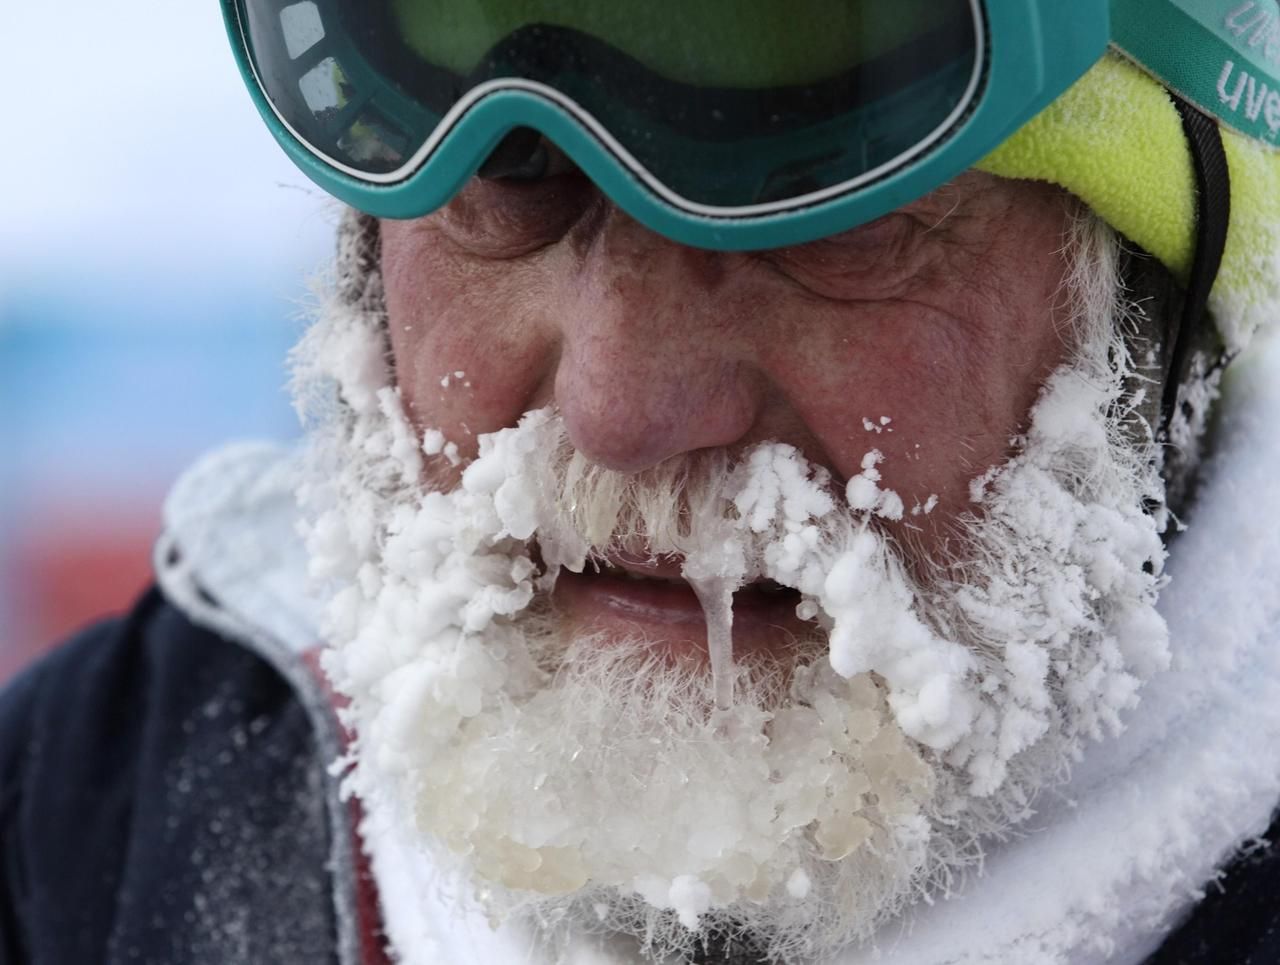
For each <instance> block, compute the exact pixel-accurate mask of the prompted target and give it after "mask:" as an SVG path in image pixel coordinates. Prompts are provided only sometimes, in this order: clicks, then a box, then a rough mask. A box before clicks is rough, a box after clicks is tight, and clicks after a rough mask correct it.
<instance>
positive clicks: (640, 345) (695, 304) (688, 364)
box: [555, 209, 763, 472]
mask: <svg viewBox="0 0 1280 965" xmlns="http://www.w3.org/2000/svg"><path fill="white" fill-rule="evenodd" d="M583 252H584V253H583V257H582V263H581V272H580V273H579V274H578V275H577V277H576V278H575V279H574V285H575V290H574V291H573V292H572V293H571V294H570V295H569V296H568V297H566V298H565V299H563V300H562V301H561V304H563V305H565V306H566V312H565V315H564V316H563V317H562V318H561V319H559V322H558V323H559V325H560V326H561V333H562V339H563V341H562V350H561V356H560V360H559V367H558V369H557V372H556V379H555V394H556V401H557V403H558V405H559V407H560V411H561V414H562V415H563V418H564V421H565V426H566V430H567V432H568V434H569V438H570V441H571V442H572V443H573V444H574V445H575V446H576V447H577V449H578V450H579V451H580V452H581V453H583V454H584V455H585V456H587V457H588V458H590V459H592V460H593V461H595V462H596V463H598V464H599V465H602V466H605V467H607V468H610V469H615V470H619V471H623V472H636V471H639V470H642V469H646V468H649V467H651V466H654V465H656V464H658V463H660V462H662V461H663V460H665V459H668V458H670V457H672V456H675V455H679V454H681V453H686V452H692V451H694V450H697V449H703V448H709V447H715V446H727V445H731V444H733V443H734V442H736V441H737V440H739V439H741V438H742V437H743V436H744V435H746V434H747V433H748V431H749V430H750V429H751V426H752V425H753V423H754V422H755V420H756V418H757V415H758V413H759V407H760V404H761V399H762V396H763V386H762V383H763V376H762V375H761V373H760V371H759V370H758V369H757V368H756V367H755V366H754V365H753V359H752V357H751V351H750V341H751V340H750V339H749V338H744V337H743V326H742V314H741V313H742V310H743V309H744V308H745V306H742V305H740V304H739V298H737V297H735V295H734V292H733V288H734V272H733V266H732V258H733V256H731V255H725V254H722V253H718V252H708V251H700V250H696V249H692V248H687V247H684V246H681V245H678V244H676V243H674V242H672V241H669V240H667V239H665V238H663V237H661V236H659V235H657V234H655V233H653V232H651V231H649V230H648V229H646V228H644V227H642V226H641V225H639V224H637V223H636V222H635V221H633V220H631V219H630V218H628V217H627V216H626V215H624V214H622V213H621V212H618V211H617V210H616V209H613V210H611V211H610V212H609V213H608V214H607V215H605V216H604V217H603V219H602V223H601V224H600V225H599V226H598V227H597V228H596V230H595V232H594V235H593V237H592V238H591V239H590V241H589V242H588V243H587V244H586V245H585V247H584V248H583Z"/></svg>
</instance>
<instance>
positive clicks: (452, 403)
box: [382, 222, 555, 456]
mask: <svg viewBox="0 0 1280 965" xmlns="http://www.w3.org/2000/svg"><path fill="white" fill-rule="evenodd" d="M382 267H383V278H384V282H385V285H386V303H387V319H388V327H389V335H390V342H391V350H392V355H393V358H394V360H395V366H396V379H397V382H398V384H399V386H400V390H401V395H402V398H403V400H404V404H405V408H406V411H407V412H408V414H409V417H410V419H411V421H412V422H413V424H414V425H415V426H416V427H417V428H418V429H419V430H423V429H427V428H433V429H439V430H441V431H442V432H444V434H445V436H446V438H448V439H450V440H452V441H454V442H456V443H457V444H458V447H459V449H460V450H461V452H462V454H463V455H464V456H470V455H473V454H474V452H475V437H476V436H478V435H482V434H484V433H488V432H494V431H497V430H498V429H501V428H503V427H505V426H509V425H511V424H513V423H514V421H515V419H516V418H517V417H518V416H519V415H520V414H521V413H523V412H525V411H527V410H529V409H531V408H537V407H539V406H540V405H544V404H546V403H547V402H548V401H550V380H549V378H548V377H547V372H548V366H547V360H548V358H549V357H551V356H553V355H554V351H555V347H554V343H553V342H552V340H550V339H549V338H548V337H546V335H545V333H544V332H543V330H542V327H541V326H540V325H539V324H538V322H537V320H536V318H535V317H534V316H533V315H532V314H531V313H530V311H529V306H531V305H535V304H540V303H541V302H542V300H543V299H542V298H541V297H540V296H539V291H540V287H541V286H543V285H544V284H545V279H544V277H543V273H542V272H540V271H539V270H538V268H537V266H536V265H528V264H520V265H515V266H513V265H512V264H510V263H507V262H502V261H477V260H476V259H470V258H463V257H459V256H457V255H456V254H453V253H451V252H450V250H449V245H448V244H442V243H441V241H440V239H439V238H438V237H437V236H436V235H435V234H434V233H432V232H430V231H429V230H428V229H426V228H425V227H424V226H423V225H422V223H420V222H413V223H408V224H403V223H396V224H393V223H390V222H384V224H383V260H382Z"/></svg>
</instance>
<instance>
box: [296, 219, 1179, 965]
mask: <svg viewBox="0 0 1280 965" xmlns="http://www.w3.org/2000/svg"><path fill="white" fill-rule="evenodd" d="M1115 256H1116V245H1115V242H1114V239H1113V238H1112V236H1111V235H1110V234H1109V233H1108V232H1107V231H1106V230H1105V229H1103V228H1101V227H1100V226H1098V225H1095V224H1090V225H1086V226H1082V227H1081V229H1080V231H1079V233H1078V237H1077V239H1076V243H1075V251H1074V256H1073V257H1074V259H1075V274H1074V277H1073V279H1072V282H1071V286H1070V292H1069V295H1070V296H1071V298H1072V299H1073V302H1074V303H1075V305H1076V306H1077V319H1076V336H1077V338H1078V342H1079V348H1078V353H1077V357H1076V358H1075V359H1074V361H1073V362H1071V363H1070V364H1068V365H1066V366H1064V367H1063V368H1062V369H1061V370H1059V371H1058V372H1057V373H1055V374H1054V375H1053V376H1052V378H1051V379H1050V380H1049V381H1048V383H1047V384H1046V386H1045V388H1044V390H1043V393H1042V395H1041V398H1040V399H1039V401H1038V403H1037V405H1036V407H1035V409H1034V412H1033V414H1032V419H1031V425H1030V428H1029V429H1028V431H1027V433H1026V435H1025V437H1024V438H1022V439H1021V440H1019V443H1018V446H1017V455H1015V456H1014V457H1013V458H1012V459H1011V460H1010V461H1009V462H1007V463H1006V464H1005V465H1003V466H1001V467H999V468H997V469H994V470H992V471H991V472H989V473H987V474H986V475H985V476H984V477H982V478H981V479H978V480H976V481H975V482H974V484H973V487H972V498H973V501H974V504H975V506H974V510H973V512H972V513H971V514H969V515H968V516H967V517H966V518H965V519H963V520H962V521H961V524H960V525H961V526H962V527H963V529H964V539H963V540H962V541H961V542H962V543H963V545H964V546H965V551H964V559H963V560H948V561H922V560H918V559H907V558H906V555H905V551H904V550H903V549H902V548H901V547H899V546H897V545H895V544H894V542H893V541H892V540H890V539H889V538H888V537H886V536H885V535H884V533H883V531H882V520H883V519H884V518H894V517H896V516H899V515H901V513H902V512H903V506H902V502H901V500H900V499H899V498H897V496H896V495H894V494H892V493H889V492H887V491H885V490H882V489H881V488H880V487H879V485H878V483H879V473H878V470H877V468H876V467H877V464H878V461H879V458H878V454H877V453H874V452H872V453H868V456H867V458H866V459H865V460H864V462H863V471H862V473H861V474H860V475H858V476H856V477H854V478H853V479H852V480H849V481H848V482H847V484H845V485H843V486H837V485H834V484H833V481H832V480H831V479H830V478H829V475H828V474H827V472H826V471H824V470H823V469H821V468H819V467H816V466H813V465H811V464H809V463H808V462H807V461H806V460H805V459H804V458H803V456H802V455H801V454H800V453H799V452H797V451H796V450H795V449H793V448H791V447H788V446H785V445H781V444H765V445H760V446H756V447H753V448H751V449H748V450H747V451H745V452H741V453H712V454H704V455H699V456H698V457H696V458H692V459H677V460H673V461H671V462H669V463H666V464H664V465H662V466H659V467H657V468H656V469H654V470H650V471H648V472H645V473H641V474H638V475H622V474H618V473H613V472H609V471H606V470H601V469H600V468H598V467H594V466H591V465H589V464H588V463H587V462H586V461H585V460H584V459H583V458H582V457H581V456H579V455H577V454H576V453H574V452H573V451H572V449H571V448H570V447H569V445H568V443H567V441H566V440H565V434H564V430H563V427H562V425H561V423H560V421H559V420H558V418H557V417H556V416H555V414H554V413H553V412H549V411H540V412H533V413H529V414H527V415H526V416H525V417H524V418H523V419H522V420H521V422H520V424H519V426H517V427H514V428H511V429H507V430H504V431H502V432H498V433H495V434H493V435H491V436H488V437H485V438H483V439H481V440H480V456H479V458H478V459H476V460H475V461H473V462H472V463H470V464H469V465H467V466H466V467H465V469H464V471H463V473H462V481H461V484H460V485H458V486H456V487H454V488H452V489H450V490H449V491H447V492H446V491H435V490H432V489H431V488H429V487H428V486H426V485H424V483H423V479H424V468H425V467H426V465H427V463H426V460H427V459H428V458H431V459H435V460H439V459H446V460H456V453H455V451H454V449H453V448H452V447H451V446H450V445H449V444H448V443H447V441H446V440H444V439H443V437H441V436H440V435H439V434H438V433H435V432H427V433H426V434H425V436H424V437H422V438H420V437H419V435H418V434H417V433H415V432H414V430H413V429H412V428H411V427H410V425H409V423H408V422H407V420H406V419H405V416H404V414H403V411H402V408H401V405H400V401H399V396H398V393H397V390H396V389H395V387H394V384H393V375H392V373H391V371H390V369H389V366H388V365H387V363H386V346H385V341H384V334H383V331H382V327H381V326H382V324H383V320H382V318H381V317H380V315H379V313H378V311H377V310H376V309H374V310H368V311H365V310H362V309H361V307H360V306H352V305H349V304H344V303H341V302H335V303H334V304H331V305H330V306H329V307H328V308H327V310H326V312H325V313H324V315H323V317H322V318H321V319H320V321H319V322H318V323H317V324H316V325H315V326H314V328H313V329H312V331H311V332H310V333H309V334H308V336H307V338H306V339H305V340H304V342H303V344H302V346H300V349H299V352H298V357H297V361H298V370H297V389H298V392H299V399H300V401H301V403H302V407H303V408H304V410H305V411H306V412H307V413H308V414H309V415H310V416H311V417H312V418H313V420H314V422H315V425H314V427H313V430H312V441H313V451H314V458H315V465H314V468H313V471H312V472H311V474H310V475H309V478H308V482H307V484H306V485H305V486H304V487H303V492H302V499H303V503H304V505H305V506H306V507H308V509H309V515H310V519H311V522H310V525H309V535H308V543H309V549H310V552H311V557H312V564H313V569H314V575H315V576H316V577H317V578H319V579H321V580H322V581H325V583H326V585H328V586H329V587H330V588H331V603H330V606H329V608H328V620H329V625H328V627H327V637H328V639H329V640H330V642H331V649H330V650H329V651H328V652H327V655H326V659H325V668H326V670H327V671H328V673H329V675H330V676H331V678H332V680H333V682H334V684H335V686H336V687H337V688H338V690H339V691H341V692H342V693H343V694H345V695H347V696H348V697H349V698H350V699H351V703H350V706H349V708H348V709H347V711H346V715H347V719H348V722H349V723H350V724H351V725H352V727H353V729H354V731H355V732H356V734H357V735H358V740H357V743H356V745H355V749H354V751H353V753H352V755H351V759H350V761H349V763H350V765H351V770H350V772H349V777H348V782H349V783H348V786H349V787H350V789H351V790H352V791H354V792H355V793H357V794H358V795H360V796H361V797H362V798H364V799H365V800H366V802H368V803H369V804H370V805H371V807H375V808H377V809H380V810H381V811H383V812H384V813H396V814H399V815H402V816H403V820H404V821H405V822H406V823H408V824H410V825H411V826H412V828H413V829H414V831H413V834H414V836H415V837H416V838H417V839H418V840H419V841H420V843H421V845H422V847H423V848H424V850H425V851H428V852H430V853H431V854H432V855H433V858H432V860H434V861H436V862H438V863H440V864H441V865H443V866H446V867H450V866H456V867H458V868H460V869H465V873H466V874H469V875H471V876H472V877H473V879H474V882H475V884H476V887H477V893H478V894H480V895H481V896H482V897H483V898H484V900H485V901H486V902H487V903H488V904H489V906H490V908H491V909H492V911H493V912H494V914H495V915H497V916H501V915H505V914H520V915H525V916H529V917H530V918H531V919H532V920H533V921H535V922H537V923H538V926H539V927H540V928H542V929H543V930H544V937H545V940H546V941H547V942H548V943H550V942H553V941H555V940H556V938H557V935H563V934H564V932H565V930H566V929H575V928H604V929H610V930H614V931H623V932H628V933H630V934H633V935H635V936H636V937H637V938H638V939H639V940H640V941H641V942H642V944H644V945H645V946H646V947H647V948H648V949H649V951H650V952H651V953H653V954H655V955H656V954H662V953H666V952H669V951H687V950H688V949H690V948H691V947H693V945H694V944H695V943H696V942H697V941H698V939H699V937H700V936H704V935H706V934H708V933H710V932H716V933H719V934H729V935H744V936H749V937H750V939H751V941H752V942H753V943H754V944H755V946H756V947H758V948H760V949H761V950H763V951H766V952H768V953H769V954H770V955H771V956H773V957H776V958H778V959H781V960H790V959H794V958H796V957H798V956H815V955H817V956H820V955H823V954H825V953H828V952H830V951H832V950H834V949H836V948H838V947H840V946H841V945H844V944H847V943H848V942H850V941H854V940H856V939H859V938H864V937H866V936H867V935H869V934H870V932H871V931H872V930H873V929H874V928H875V926H876V925H877V924H879V923H880V922H882V921H883V920H884V919H885V918H886V917H888V916H891V915H893V914H894V913H896V912H897V911H899V910H900V909H901V908H902V906H903V905H904V903H906V902H908V901H911V900H913V899H914V898H916V897H919V896H921V895H923V894H926V893H937V892H944V893H945V892H946V891H947V890H949V888H950V887H951V886H952V885H953V883H954V881H955V879H956V875H957V873H958V872H960V871H962V870H963V869H964V868H965V867H966V866H967V865H968V864H970V863H972V862H973V861H975V860H976V859H977V857H978V856H979V854H980V840H981V838H982V837H983V836H984V835H988V834H993V833H998V832H1000V831H1003V830H1006V829H1008V828H1009V827H1010V826H1012V825H1013V824H1015V823H1017V822H1018V821H1019V820H1021V819H1023V818H1025V817H1026V815H1027V814H1028V813H1029V808H1030V805H1031V803H1032V800H1033V796H1034V794H1035V792H1036V791H1037V790H1039V789H1041V788H1043V787H1045V786H1048V785H1050V784H1052V783H1053V782H1055V781H1057V780H1059V779H1061V778H1062V777H1063V776H1064V772H1065V770H1066V767H1067V765H1068V764H1069V762H1070V760H1071V759H1072V757H1073V756H1074V755H1076V754H1078V753H1079V751H1080V750H1081V748H1082V746H1083V744H1084V742H1085V741H1086V740H1087V739H1089V738H1097V737H1101V736H1103V735H1104V734H1105V733H1106V732H1107V731H1108V730H1111V731H1114V730H1116V729H1118V728H1119V726H1120V714H1121V713H1122V712H1123V711H1124V710H1125V709H1126V708H1129V707H1131V706H1133V705H1134V703H1135V702H1136V700H1137V693H1138V690H1139V687H1140V686H1141V683H1142V682H1143V681H1144V680H1145V679H1146V678H1147V677H1149V676H1150V675H1151V674H1153V673H1155V672H1156V671H1157V670H1159V669H1161V668H1162V667H1163V666H1164V665H1165V664H1166V662H1167V659H1168V657H1167V649H1166V631H1165V627H1164V624H1163V621H1162V620H1161V618H1160V617H1159V616H1158V615H1157V614H1156V612H1155V609H1154V604H1155V598H1156V595H1157V592H1158V589H1159V587H1160V585H1161V582H1162V578H1161V576H1160V573H1161V567H1162V562H1163V555H1164V554H1163V549H1162V546H1161V542H1160V539H1159V535H1158V532H1157V526H1156V523H1155V521H1154V519H1153V517H1152V516H1151V515H1149V514H1148V513H1146V512H1144V511H1143V506H1144V502H1150V503H1158V502H1159V500H1160V497H1161V486H1160V482H1159V479H1158V475H1157V474H1156V472H1155V470H1154V468H1153V466H1154V459H1153V458H1152V446H1151V444H1150V442H1149V441H1148V442H1146V443H1145V444H1144V443H1141V442H1135V441H1134V440H1135V438H1141V433H1135V431H1134V426H1133V424H1132V422H1133V416H1132V410H1131V409H1130V408H1128V405H1129V403H1128V402H1126V392H1125V381H1126V377H1127V375H1128V364H1127V361H1126V360H1127V353H1126V351H1125V346H1124V344H1123V339H1122V338H1121V336H1120V335H1119V333H1118V331H1117V329H1118V328H1119V327H1120V326H1119V323H1120V320H1122V318H1123V313H1122V309H1121V305H1120V301H1119V293H1120V286H1119V284H1118V282H1117V278H1116V266H1115V261H1116V257H1115ZM372 283H373V284H375V285H376V279H373V280H372ZM374 301H375V302H376V301H377V300H376V299H374ZM335 387H336V395H335V392H334V389H335ZM338 399H340V400H341V401H340V402H339V401H337V400H338ZM326 400H327V401H326ZM637 539H640V540H643V543H644V545H645V546H646V547H647V548H648V550H649V551H650V552H653V553H655V554H665V553H673V554H679V555H680V556H682V557H683V558H684V559H685V561H686V562H685V575H686V577H687V578H689V580H690V582H691V583H693V585H694V586H695V588H696V589H697V590H698V592H699V596H700V599H702V600H703V602H704V607H705V609H706V611H707V614H708V622H709V637H710V640H711V649H712V660H713V663H714V664H715V665H716V671H717V672H716V673H714V674H711V673H707V672H705V671H698V670H690V669H688V668H685V669H681V668H680V667H678V666H673V665H672V664H670V663H669V662H666V661H662V660H657V659H651V658H649V657H648V656H647V651H646V642H645V641H644V640H633V641H617V640H612V641H608V642H607V644H606V643H604V642H602V641H599V640H593V639H568V638H566V634H565V633H564V631H563V630H561V629H560V627H559V625H558V622H557V620H556V615H555V613H554V610H553V608H552V607H550V606H549V604H548V594H549V590H550V589H551V587H552V586H553V584H554V581H555V579H556V577H557V575H558V574H559V573H560V572H561V571H562V568H564V569H569V570H581V569H582V568H583V567H589V566H591V565H592V561H593V559H595V558H599V557H600V556H601V555H603V554H604V553H606V552H607V551H609V550H610V549H611V548H616V547H617V546H618V545H620V543H621V544H625V545H627V546H629V547H632V548H634V547H635V545H636V540H637ZM919 573H926V574H930V575H927V576H925V577H916V576H913V575H912V574H919ZM760 578H767V579H771V580H774V581H776V582H778V583H779V584H782V585H784V586H787V587H792V588H794V589H795V590H797V591H799V594H800V598H801V600H802V602H801V604H800V612H801V615H802V616H805V617H806V618H811V619H812V622H813V626H814V635H813V639H812V640H809V641H802V642H801V643H800V645H799V646H798V648H797V650H796V652H797V654H799V655H800V656H799V657H798V660H799V664H798V666H781V665H773V666H771V665H770V663H769V661H768V660H767V659H766V660H763V661H755V662H753V663H749V664H747V663H743V664H738V665H735V663H734V662H733V661H732V659H731V658H730V657H729V654H728V653H727V652H726V650H727V647H726V646H724V644H726V643H727V637H728V633H729V631H728V628H727V627H726V626H725V622H726V619H727V617H728V601H729V594H731V593H732V591H733V590H734V589H736V588H737V587H738V586H740V585H741V584H743V583H744V582H746V581H751V580H755V579H760ZM717 641H719V642H718V643H717ZM717 650H718V651H719V658H717ZM401 952H402V954H404V955H407V956H410V960H411V957H412V954H413V950H412V949H401Z"/></svg>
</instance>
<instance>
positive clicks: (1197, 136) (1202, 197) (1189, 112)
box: [1157, 94, 1231, 439]
mask: <svg viewBox="0 0 1280 965" xmlns="http://www.w3.org/2000/svg"><path fill="white" fill-rule="evenodd" d="M1173 100H1174V105H1175V106H1176V107H1177V109H1178V114H1179V115H1180V116H1181V118H1182V130H1183V133H1184V134H1185V135H1186V138H1187V146H1188V147H1189V148H1190V150H1191V159H1192V166H1193V168H1194V170H1195V178H1196V249H1195V251H1196V253H1195V260H1194V261H1193V262H1192V265H1191V275H1190V277H1189V278H1188V280H1187V286H1186V299H1185V301H1184V303H1183V309H1182V313H1181V316H1176V315H1175V316H1174V318H1172V319H1170V326H1171V330H1170V331H1169V335H1168V338H1169V342H1170V343H1171V344H1172V346H1173V350H1172V353H1171V355H1170V365H1169V372H1168V376H1167V378H1166V379H1165V384H1164V398H1163V400H1162V405H1161V419H1160V431H1159V433H1158V435H1157V438H1159V439H1168V438H1169V429H1170V427H1171V425H1172V423H1173V419H1174V416H1175V415H1176V414H1177V411H1178V405H1179V390H1180V389H1181V387H1182V385H1183V383H1184V381H1185V380H1186V379H1187V378H1188V377H1189V376H1190V372H1189V371H1188V368H1189V366H1190V365H1191V364H1192V362H1193V359H1194V357H1195V356H1196V354H1198V353H1197V352H1196V351H1195V349H1197V348H1200V347H1203V346H1204V344H1205V342H1206V340H1207V337H1210V336H1211V337H1213V339H1214V341H1215V342H1216V343H1217V349H1216V351H1212V350H1211V351H1210V352H1209V353H1208V355H1209V357H1208V358H1206V360H1205V363H1206V367H1207V368H1211V367H1212V366H1213V364H1214V363H1215V362H1217V361H1219V360H1220V359H1221V357H1222V346H1221V341H1220V340H1219V339H1217V333H1216V330H1214V327H1213V322H1212V319H1210V318H1209V310H1208V309H1209V295H1210V293H1211V292H1212V291H1213V284H1214V282H1215V281H1216V280H1217V277H1218V270H1219V269H1220V268H1221V267H1222V257H1223V253H1224V251H1225V250H1226V246H1227V228H1228V226H1229V225H1230V223H1231V171H1230V168H1229V167H1228V165H1227V152H1226V148H1225V147H1224V146H1223V143H1222V131H1221V129H1220V128H1219V126H1218V122H1217V121H1215V120H1213V119H1212V118H1210V117H1209V116H1208V115H1206V114H1204V113H1203V112H1201V111H1200V110H1199V109H1198V108H1196V107H1195V106H1193V105H1192V104H1190V103H1189V102H1188V101H1186V100H1184V99H1183V98H1181V97H1179V96H1177V95H1176V94H1175V95H1173ZM1206 329H1208V332H1207V333H1206Z"/></svg>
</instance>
